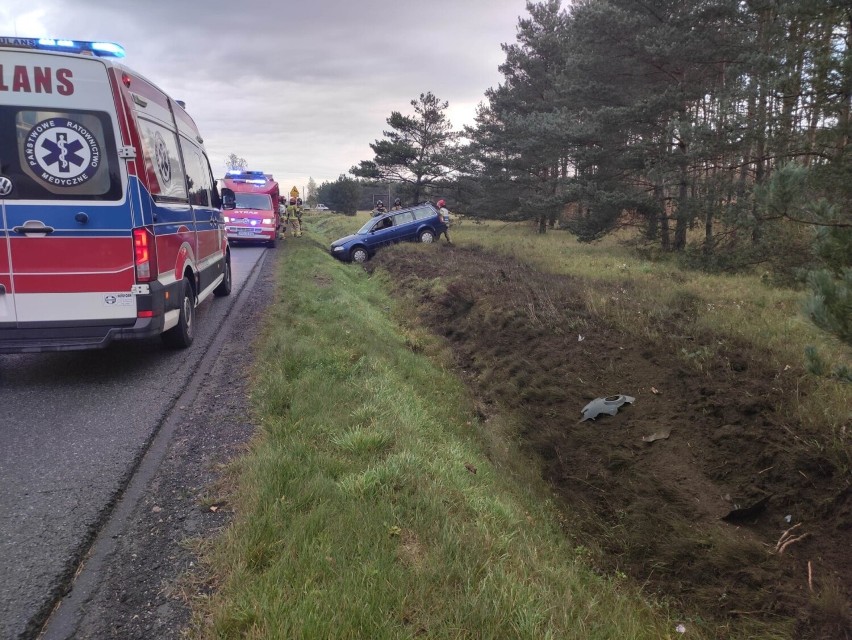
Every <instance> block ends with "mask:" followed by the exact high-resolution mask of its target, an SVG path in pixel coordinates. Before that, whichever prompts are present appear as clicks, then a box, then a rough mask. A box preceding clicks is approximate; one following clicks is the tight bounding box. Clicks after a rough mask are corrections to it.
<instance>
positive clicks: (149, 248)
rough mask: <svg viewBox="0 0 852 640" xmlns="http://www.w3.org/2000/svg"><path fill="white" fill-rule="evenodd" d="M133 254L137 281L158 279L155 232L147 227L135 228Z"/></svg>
mask: <svg viewBox="0 0 852 640" xmlns="http://www.w3.org/2000/svg"><path fill="white" fill-rule="evenodd" d="M133 255H134V259H135V261H136V281H137V282H151V281H152V280H154V279H156V277H157V270H156V266H155V265H156V252H155V250H154V234H153V233H152V232H151V230H150V229H148V228H147V227H139V228H137V229H134V230H133Z"/></svg>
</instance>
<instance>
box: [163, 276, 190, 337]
mask: <svg viewBox="0 0 852 640" xmlns="http://www.w3.org/2000/svg"><path fill="white" fill-rule="evenodd" d="M181 290H182V291H181V302H180V318H179V319H178V323H177V325H176V326H174V327H172V328H171V329H169V330H168V331H166V332H165V333H164V334H163V342H164V343H165V344H166V346H167V347H170V348H172V349H186V348H187V347H188V346H189V345H191V344H192V339H193V338H194V337H195V293H194V292H193V291H192V284H190V282H189V278H184V279H183V281H182V282H181Z"/></svg>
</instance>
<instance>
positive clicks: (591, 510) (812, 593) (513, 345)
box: [369, 245, 852, 640]
mask: <svg viewBox="0 0 852 640" xmlns="http://www.w3.org/2000/svg"><path fill="white" fill-rule="evenodd" d="M402 249H410V247H405V248H402ZM420 249H427V250H420ZM432 249H434V250H432ZM369 268H370V269H376V268H381V269H385V270H387V271H388V272H390V273H391V274H392V276H393V281H394V282H395V283H396V285H395V286H396V289H397V292H398V293H399V294H400V295H405V296H407V297H409V298H410V299H411V300H412V301H413V302H414V304H415V305H416V308H417V310H418V313H419V315H420V317H421V320H422V321H423V322H425V323H426V324H427V325H428V326H429V327H431V328H433V330H434V331H435V332H437V333H439V334H441V335H443V336H444V337H445V338H446V339H447V340H448V341H449V343H450V344H451V345H452V348H453V350H454V353H455V354H456V359H457V363H458V367H459V371H460V372H462V374H463V375H464V377H465V378H466V380H468V381H469V384H470V386H471V388H472V390H473V392H474V393H475V394H476V395H477V397H478V398H480V401H481V406H482V407H483V411H482V412H483V418H485V421H484V426H483V428H487V425H488V421H487V417H488V416H489V415H493V413H494V412H498V411H509V412H512V413H513V414H514V415H515V417H516V418H517V419H518V422H519V424H521V425H522V429H521V432H520V433H519V434H518V440H519V442H520V443H522V445H523V447H524V449H525V451H526V452H527V453H528V454H529V455H531V456H534V457H535V459H536V460H537V461H539V463H540V465H541V468H542V473H543V476H544V478H545V479H546V480H547V481H548V482H549V483H550V484H551V485H552V487H553V490H554V492H555V493H556V494H557V495H558V496H559V497H560V499H561V501H562V508H563V510H564V513H565V515H566V524H565V531H566V535H568V536H570V537H571V538H572V540H573V541H574V542H575V544H577V545H578V546H579V545H583V546H586V547H590V548H592V549H594V550H595V551H596V552H597V553H596V558H597V562H599V563H600V565H601V569H602V570H605V571H611V572H615V571H617V572H622V573H626V574H628V575H630V576H632V577H633V578H634V579H635V580H636V581H637V582H638V583H639V584H642V585H643V588H644V589H645V590H646V591H648V592H650V593H652V594H654V595H655V596H657V597H660V598H662V599H664V600H666V601H669V602H673V603H674V604H675V606H676V607H677V608H678V609H679V610H682V611H686V612H688V613H689V615H691V616H692V617H693V618H695V619H699V618H700V619H702V620H705V621H710V625H711V627H712V628H714V629H715V630H716V635H717V636H718V637H720V638H722V637H724V638H727V637H731V636H732V635H740V634H742V633H744V632H745V630H746V629H755V628H760V625H762V624H766V625H768V626H769V627H777V628H785V627H786V628H787V629H788V631H789V632H790V633H791V634H792V635H793V637H796V638H831V639H833V640H834V639H838V638H852V615H850V607H849V602H850V596H852V551H850V538H851V537H852V536H851V535H850V534H852V489H850V480H849V477H848V476H847V475H844V472H843V471H841V470H840V469H838V468H836V467H835V466H834V465H833V464H832V462H831V460H830V459H829V457H827V456H826V455H824V454H823V453H820V451H821V450H822V449H821V447H820V446H819V444H820V442H821V440H822V437H821V436H820V435H818V434H809V433H807V430H806V429H805V428H804V426H803V425H802V424H799V423H797V422H795V421H794V420H793V419H791V418H790V415H791V412H790V411H789V410H788V409H789V407H790V403H791V401H792V398H793V397H794V394H795V393H796V392H798V393H800V394H801V393H806V392H807V390H806V384H805V383H804V382H803V381H804V380H805V379H806V378H805V377H804V376H803V375H802V372H801V370H797V369H796V368H791V369H788V370H786V371H775V370H770V369H769V368H768V367H767V365H766V363H767V362H768V361H769V359H768V358H766V357H765V355H764V354H763V353H761V352H760V351H758V350H756V349H754V348H753V347H752V346H750V345H747V344H734V343H732V342H731V341H730V340H725V339H723V338H722V337H720V336H716V335H700V336H698V335H694V330H691V329H690V327H689V319H690V317H694V314H695V313H698V312H700V308H697V307H696V306H695V305H689V304H685V305H684V309H681V310H674V312H673V313H672V314H671V315H670V316H669V317H667V318H666V319H665V320H661V321H660V323H661V324H660V326H659V327H658V328H659V329H661V330H662V331H663V332H664V334H665V335H668V336H669V337H668V338H667V339H666V341H665V342H663V343H661V342H651V341H650V340H648V341H643V340H637V339H635V338H631V337H629V336H627V335H625V334H624V333H622V332H620V331H618V330H616V329H614V328H613V327H612V326H610V325H609V324H607V323H606V322H604V321H602V319H601V318H599V317H596V316H595V315H594V314H592V313H590V312H589V311H588V310H586V306H585V304H584V303H583V301H582V298H581V291H582V286H583V283H581V282H579V281H577V280H575V279H572V278H570V277H566V276H556V275H553V274H548V273H543V272H540V271H536V270H534V269H532V268H530V267H528V266H525V265H521V264H517V263H514V262H511V261H507V259H506V258H504V257H500V256H495V255H493V254H489V253H487V252H485V251H482V250H477V249H468V248H460V247H450V246H446V245H441V246H439V247H428V248H417V250H414V251H412V250H394V249H391V250H388V251H385V252H383V253H381V254H379V255H378V256H377V257H376V258H375V259H374V260H373V261H372V262H371V263H370V266H369ZM439 276H440V277H441V280H442V284H441V285H438V286H436V284H435V278H436V277H439ZM602 286H603V285H602ZM606 286H611V287H612V295H613V296H621V297H622V298H623V304H625V305H627V306H628V307H629V305H631V304H632V302H631V300H630V296H631V292H630V285H629V283H626V282H625V283H624V284H623V285H621V286H613V285H606ZM687 307H688V308H687ZM638 308H639V307H637V309H638ZM615 394H626V395H629V396H633V397H635V402H634V403H633V404H628V405H624V406H623V407H621V408H620V410H619V412H618V413H617V415H615V416H608V415H604V416H601V417H599V418H598V419H597V420H595V421H591V420H589V421H585V422H580V421H579V420H580V418H581V413H580V411H581V409H582V408H583V407H584V406H586V404H587V403H589V402H590V401H592V400H594V399H595V398H598V397H604V396H612V395H615ZM590 542H592V544H590ZM785 543H787V544H785Z"/></svg>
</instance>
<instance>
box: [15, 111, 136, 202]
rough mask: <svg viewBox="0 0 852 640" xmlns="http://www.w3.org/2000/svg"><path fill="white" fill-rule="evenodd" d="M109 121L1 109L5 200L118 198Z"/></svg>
mask: <svg viewBox="0 0 852 640" xmlns="http://www.w3.org/2000/svg"><path fill="white" fill-rule="evenodd" d="M118 162H119V161H118V156H117V153H116V144H115V138H114V136H113V131H112V123H111V120H110V117H109V115H108V114H106V113H103V112H98V111H79V110H71V109H69V110H62V111H53V110H51V111H48V110H35V109H32V108H30V109H22V108H20V107H11V106H5V107H0V167H2V172H3V174H4V175H5V176H6V177H8V178H9V179H10V180H11V181H12V185H13V189H12V192H11V193H10V194H9V195H8V196H7V198H8V199H22V200H23V199H38V200H55V199H60V198H61V199H70V200H73V199H87V200H92V199H94V200H120V199H121V197H122V189H121V176H120V174H119V164H118Z"/></svg>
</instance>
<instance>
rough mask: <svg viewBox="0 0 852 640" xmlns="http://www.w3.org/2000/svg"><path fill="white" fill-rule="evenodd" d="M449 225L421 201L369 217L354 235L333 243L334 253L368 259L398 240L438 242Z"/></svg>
mask: <svg viewBox="0 0 852 640" xmlns="http://www.w3.org/2000/svg"><path fill="white" fill-rule="evenodd" d="M446 228H447V225H445V224H444V223H443V222H442V221H441V215H440V214H439V213H438V210H437V209H435V207H433V206H432V205H431V204H429V203H424V204H418V205H416V206H413V207H408V208H406V209H399V210H397V211H391V212H389V213H384V214H382V215H380V216H377V217H375V218H372V219H370V220H368V221H367V223H366V224H365V225H364V226H363V227H361V228H360V229H359V230H358V231H357V232H355V233H354V234H352V235H351V236H346V237H344V238H340V239H339V240H335V241H334V242H332V243H331V255H333V256H334V257H335V258H337V259H339V260H346V261H352V262H364V261H366V260H368V259H369V258H370V257H372V256H373V255H374V254H375V253H376V250H377V249H378V248H379V247H382V246H385V245H388V244H391V243H394V242H403V241H407V242H426V243H428V242H435V240H436V239H437V238H438V236H440V235H441V233H442V232H443V231H444V230H446Z"/></svg>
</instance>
